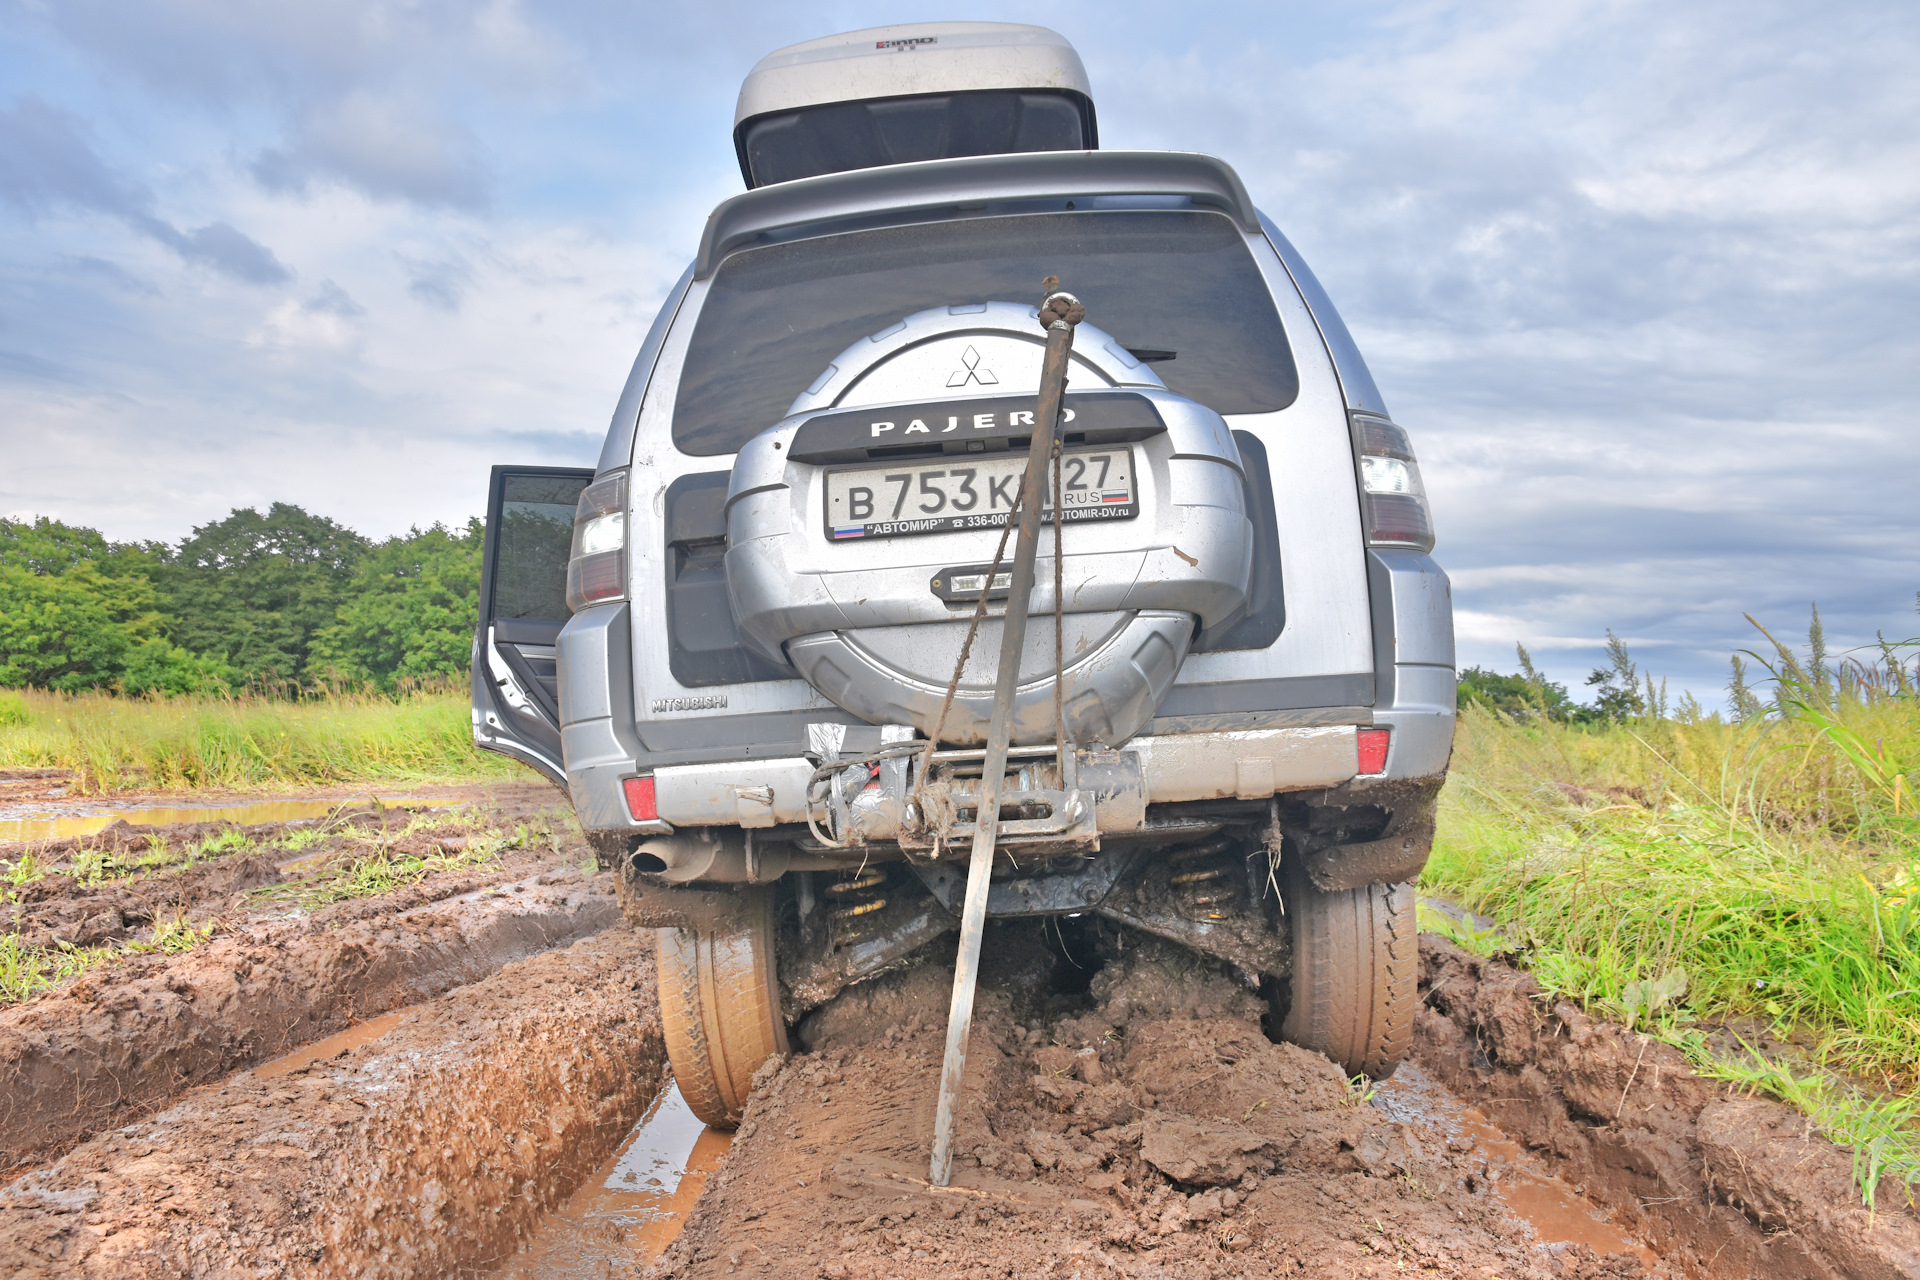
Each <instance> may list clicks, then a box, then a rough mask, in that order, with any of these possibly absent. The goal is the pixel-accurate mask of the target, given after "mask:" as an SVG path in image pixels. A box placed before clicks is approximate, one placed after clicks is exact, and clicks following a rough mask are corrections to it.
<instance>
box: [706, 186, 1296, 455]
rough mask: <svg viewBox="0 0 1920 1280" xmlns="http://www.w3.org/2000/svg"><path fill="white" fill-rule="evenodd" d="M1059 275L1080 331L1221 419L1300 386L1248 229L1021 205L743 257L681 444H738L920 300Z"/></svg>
mask: <svg viewBox="0 0 1920 1280" xmlns="http://www.w3.org/2000/svg"><path fill="white" fill-rule="evenodd" d="M1049 275H1058V276H1059V277H1060V278H1061V280H1062V281H1063V282H1064V287H1065V288H1066V289H1068V290H1069V291H1070V292H1072V293H1073V294H1074V296H1076V297H1078V298H1079V299H1080V300H1081V301H1082V302H1084V303H1085V304H1086V306H1087V320H1088V322H1089V323H1090V324H1094V325H1098V326H1099V327H1100V328H1102V329H1104V330H1106V331H1107V332H1108V333H1111V334H1112V335H1113V336H1114V337H1115V338H1116V339H1118V341H1119V343H1120V345H1122V346H1124V347H1127V348H1129V349H1131V350H1132V351H1134V352H1135V353H1136V354H1137V355H1139V356H1140V357H1141V358H1143V359H1146V360H1149V361H1151V362H1152V368H1153V371H1154V372H1155V373H1157V374H1159V375H1160V377H1161V379H1162V380H1163V381H1164V382H1165V383H1166V384H1167V386H1168V387H1169V388H1170V389H1171V390H1173V391H1176V392H1178V393H1179V394H1181V395H1183V396H1186V397H1188V398H1189V399H1193V400H1198V401H1199V402H1200V403H1201V404H1204V405H1206V406H1208V407H1209V408H1211V409H1213V410H1215V411H1216V412H1219V413H1268V412H1271V411H1273V410H1275V409H1284V408H1285V407H1286V406H1287V405H1289V404H1292V403H1293V399H1294V396H1295V395H1296V394H1297V393H1298V391H1299V379H1298V377H1297V375H1296V373H1295V370H1294V364H1293V353H1292V352H1291V351H1290V350H1289V349H1288V347H1287V339H1286V333H1285V331H1284V330H1283V329H1282V328H1281V325H1280V316H1279V314H1278V312H1277V311H1276V310H1275V309H1274V305H1273V299H1272V297H1271V296H1269V294H1268V293H1267V286H1266V281H1265V280H1264V279H1263V278H1262V277H1261V275H1260V269H1259V267H1258V266H1257V265H1256V264H1255V263H1254V260H1253V255H1252V254H1251V253H1250V252H1249V251H1248V249H1247V244H1246V240H1245V238H1244V237H1243V236H1242V235H1241V234H1240V232H1239V230H1238V229H1237V228H1236V227H1235V226H1234V224H1233V223H1232V222H1231V221H1230V220H1228V219H1227V218H1226V217H1224V216H1223V215H1220V214H1216V213H1200V212H1191V211H1186V210H1180V211H1173V210H1165V211H1163V210H1126V211H1118V210H1116V211H1109V212H1100V213H1047V214H1023V215H1019V216H1016V217H1004V218H974V219H966V220H962V221H955V222H937V223H921V224H916V225H913V226H906V227H887V228H882V229H878V230H873V231H860V232H854V233H850V234H846V235H837V236H824V237H820V238H817V239H810V240H800V241H796V242H794V243H793V244H785V245H773V246H769V247H767V248H763V249H752V250H748V251H746V252H743V253H737V254H735V255H733V256H732V257H730V258H728V259H727V260H726V261H725V262H723V263H721V264H720V269H719V271H718V272H716V273H715V275H714V279H713V284H712V287H711V289H710V290H709V292H708V294H707V299H706V303H705V305H704V306H702V307H701V309H700V317H699V319H698V321H697V322H696V323H695V325H694V330H693V338H692V341H691V343H690V344H689V346H688V349H687V359H686V363H685V365H684V367H683V369H682V372H681V375H680V387H679V394H678V396H677V398H676V400H675V403H674V412H673V441H674V443H675V444H676V445H678V446H679V448H680V449H681V451H682V452H685V453H691V454H697V455H701V456H709V455H713V454H726V453H733V452H736V451H737V450H738V449H739V448H740V446H741V445H743V444H745V443H746V442H747V441H748V440H751V439H752V438H753V437H754V436H756V435H758V434H759V433H760V432H762V431H764V430H766V429H767V428H768V427H770V426H772V425H773V424H774V423H776V422H778V421H779V420H780V419H781V418H784V417H785V416H786V415H787V409H788V408H789V406H791V405H792V404H793V401H794V399H795V398H796V397H798V396H799V395H800V394H801V393H802V392H804V391H805V390H806V389H807V388H808V387H809V386H811V385H812V384H813V382H814V381H815V379H817V378H818V377H819V376H820V374H821V371H822V370H824V369H825V368H826V367H827V365H828V364H830V363H831V362H832V361H833V358H834V357H835V356H837V355H839V354H840V353H841V352H842V351H844V350H846V348H847V347H848V346H849V345H850V344H852V343H853V342H854V341H855V340H856V339H858V338H863V337H865V336H866V335H868V334H871V333H877V332H879V331H880V330H882V329H885V328H888V327H889V326H891V325H893V324H894V323H896V322H898V321H899V320H900V319H902V318H903V317H905V316H908V315H911V314H912V313H914V312H916V311H925V310H927V309H928V308H930V307H938V306H950V305H956V304H963V303H971V302H1027V303H1037V302H1038V301H1039V293H1040V281H1041V280H1043V279H1044V278H1046V277H1047V276H1049Z"/></svg>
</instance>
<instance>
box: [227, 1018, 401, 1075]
mask: <svg viewBox="0 0 1920 1280" xmlns="http://www.w3.org/2000/svg"><path fill="white" fill-rule="evenodd" d="M406 1020H407V1015H406V1012H405V1011H404V1010H401V1011H400V1012H397V1013H387V1014H382V1015H381V1016H380V1017H378V1018H370V1019H368V1020H367V1021H366V1022H362V1023H360V1024H359V1025H358V1026H354V1027H348V1028H347V1029H346V1030H345V1031H342V1032H340V1033H339V1034H337V1035H331V1036H328V1037H327V1038H326V1039H324V1040H316V1041H314V1042H313V1043H312V1044H310V1045H308V1046H307V1047H306V1048H304V1049H299V1050H296V1051H295V1052H293V1053H290V1054H288V1055H287V1056H286V1057H284V1058H275V1059H274V1060H273V1061H272V1062H263V1063H261V1064H260V1065H259V1066H257V1067H255V1068H254V1069H253V1074H254V1076H255V1078H256V1079H260V1080H271V1079H273V1078H274V1077H275V1076H290V1075H292V1074H293V1073H294V1072H296V1071H298V1070H300V1069H301V1068H302V1067H306V1066H310V1065H312V1064H313V1063H316V1062H325V1061H326V1060H327V1059H329V1058H337V1057H339V1056H340V1055H341V1054H343V1053H347V1052H349V1051H351V1050H354V1049H358V1048H359V1047H360V1046H361V1045H363V1044H372V1043H373V1042H374V1041H376V1040H378V1039H380V1038H381V1037H383V1036H385V1035H386V1034H387V1033H388V1032H389V1031H392V1030H394V1029H395V1028H396V1027H398V1026H399V1025H400V1024H401V1023H403V1022H405V1021H406Z"/></svg>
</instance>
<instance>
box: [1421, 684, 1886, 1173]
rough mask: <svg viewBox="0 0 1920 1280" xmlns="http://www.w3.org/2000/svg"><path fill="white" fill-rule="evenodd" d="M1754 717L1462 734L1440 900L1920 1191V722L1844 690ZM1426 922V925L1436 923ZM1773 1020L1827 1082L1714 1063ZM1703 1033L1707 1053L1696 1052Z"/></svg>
mask: <svg viewBox="0 0 1920 1280" xmlns="http://www.w3.org/2000/svg"><path fill="white" fill-rule="evenodd" d="M1817 709H1818V710H1819V714H1818V715H1814V714H1808V713H1806V710H1805V709H1802V711H1799V712H1795V713H1794V714H1792V715H1790V716H1788V717H1786V718H1780V717H1773V718H1767V719H1763V720H1755V721H1750V722H1749V723H1747V724H1741V725H1734V724H1726V723H1722V722H1720V721H1719V720H1718V719H1717V718H1710V719H1701V718H1698V717H1695V718H1694V719H1692V721H1691V722H1687V723H1683V722H1678V721H1674V720H1659V719H1652V718H1646V719H1637V720H1632V721H1628V722H1626V723H1623V724H1616V725H1611V726H1602V727H1579V726H1569V725H1561V724H1555V723H1551V722H1546V721H1541V720H1537V719H1536V720H1530V721H1526V722H1516V721H1513V720H1509V719H1506V718H1504V717H1501V716H1499V715H1496V714H1493V713H1490V712H1487V711H1484V710H1481V709H1478V708H1469V709H1467V710H1465V711H1463V713H1462V715H1461V717H1460V721H1459V733H1458V738H1457V740H1456V747H1455V754H1454V760H1453V766H1452V772H1451V776H1450V780H1449V782H1448V785H1447V787H1446V789H1445V791H1444V792H1443V794H1442V797H1441V805H1440V822H1439V831H1438V835H1437V837H1436V839H1435V844H1434V856H1433V860H1432V861H1431V863H1429V865H1428V868H1427V872H1426V874H1425V876H1424V877H1423V879H1422V885H1423V887H1424V888H1426V889H1427V890H1428V891H1430V892H1433V893H1436V894H1439V895H1441V896H1443V897H1446V898H1449V899H1451V900H1453V901H1455V902H1458V903H1460V904H1461V905H1463V906H1466V907H1469V908H1471V909H1472V910H1474V911H1476V912H1479V913H1480V914H1482V915H1485V916H1487V917H1490V918H1491V919H1492V920H1493V921H1494V922H1495V924H1496V926H1497V929H1498V932H1499V936H1498V937H1497V938H1487V937H1480V936H1475V937H1463V933H1465V932H1470V931H1468V930H1465V929H1464V927H1463V926H1459V925H1456V924H1453V923H1452V922H1438V921H1436V922H1435V923H1436V927H1439V928H1440V929H1441V930H1442V931H1443V932H1446V933H1447V934H1448V935H1449V936H1452V937H1454V938H1455V939H1456V940H1459V941H1463V942H1464V943H1465V944H1466V945H1469V946H1470V947H1472V948H1473V949H1475V950H1479V951H1481V952H1482V953H1483V954H1485V953H1486V952H1488V951H1491V950H1497V949H1499V948H1500V947H1503V946H1510V947H1513V948H1515V949H1517V951H1518V953H1519V955H1520V958H1521V960H1522V962H1523V963H1524V964H1525V965H1526V966H1527V967H1528V968H1529V969H1530V970H1531V971H1532V972H1533V973H1534V974H1535V976H1536V977H1537V978H1538V979H1539V980H1540V982H1541V983H1542V985H1543V986H1545V987H1546V988H1548V989H1550V990H1552V991H1554V992H1557V993H1564V994H1566V995H1570V996H1573V997H1576V998H1578V999H1580V1000H1582V1001H1584V1002H1586V1003H1587V1004H1588V1005H1589V1006H1590V1007H1593V1008H1595V1009H1596V1010H1597V1011H1599V1012H1603V1013H1605V1014H1608V1015H1610V1016H1612V1017H1615V1018H1618V1019H1620V1020H1621V1021H1623V1022H1626V1023H1628V1024H1629V1025H1631V1026H1634V1027H1636V1028H1639V1029H1645V1030H1649V1031H1651V1032H1652V1033H1654V1034H1656V1035H1658V1036H1661V1037H1662V1038H1664V1039H1668V1040H1670V1041H1673V1042H1674V1043H1679V1044H1682V1045H1683V1047H1689V1046H1690V1047H1689V1052H1690V1054H1691V1055H1692V1056H1693V1057H1694V1059H1695V1061H1696V1063H1697V1064H1698V1065H1700V1066H1701V1068H1702V1070H1704V1071H1706V1072H1707V1073H1708V1074H1713V1075H1717V1076H1718V1077H1719V1078H1723V1079H1727V1080H1729V1081H1732V1082H1734V1083H1738V1084H1741V1085H1744V1086H1745V1087H1748V1088H1752V1089H1759V1090H1763V1091H1765V1092H1768V1093H1771V1094H1773V1095H1774V1096H1777V1097H1780V1098H1783V1099H1785V1100H1787V1101H1789V1102H1793V1103H1795V1104H1796V1105H1799V1106H1801V1107H1802V1108H1803V1109H1805V1110H1806V1111H1807V1113H1808V1114H1809V1115H1810V1116H1812V1117H1813V1118H1814V1119H1815V1121H1816V1123H1818V1124H1819V1125H1820V1126H1821V1127H1822V1128H1823V1129H1824V1130H1825V1131H1826V1132H1827V1133H1828V1134H1829V1135H1830V1136H1832V1137H1834V1138H1835V1140H1836V1141H1840V1142H1842V1143H1843V1144H1845V1145H1849V1146H1851V1147H1852V1148H1853V1149H1854V1150H1855V1152H1856V1154H1858V1153H1860V1152H1863V1151H1868V1150H1869V1149H1871V1151H1872V1152H1873V1153H1874V1154H1872V1156H1871V1158H1867V1159H1865V1161H1864V1163H1863V1164H1861V1166H1860V1176H1861V1177H1862V1179H1863V1182H1862V1191H1863V1195H1865V1196H1866V1197H1867V1198H1868V1199H1869V1202H1871V1198H1872V1194H1873V1184H1872V1183H1870V1182H1868V1181H1866V1179H1868V1178H1869V1177H1871V1178H1872V1179H1873V1181H1874V1182H1877V1181H1878V1178H1879V1177H1880V1176H1881V1175H1882V1174H1889V1175H1891V1176H1894V1177H1895V1178H1896V1179H1898V1180H1900V1181H1902V1182H1904V1183H1905V1184H1906V1185H1907V1186H1908V1187H1909V1189H1910V1188H1911V1187H1912V1186H1913V1185H1914V1184H1915V1183H1916V1182H1917V1181H1920V1141H1916V1138H1915V1129H1914V1127H1913V1125H1914V1122H1915V1120H1916V1118H1917V1117H1920V1101H1913V1100H1912V1099H1914V1098H1915V1094H1916V1090H1917V1089H1920V822H1916V819H1915V815H1914V813H1913V807H1914V806H1913V796H1912V791H1911V789H1910V787H1909V784H1908V782H1907V779H1908V778H1909V777H1911V776H1914V775H1915V774H1920V769H1915V768H1914V765H1915V764H1917V763H1920V706H1916V703H1915V701H1914V699H1912V698H1910V697H1899V698H1880V699H1873V700H1868V701H1861V700H1857V699H1846V698H1833V697H1828V698H1826V699H1825V700H1823V701H1822V702H1820V703H1819V704H1818V707H1817ZM1424 923H1427V921H1425V920H1423V924H1424ZM1728 1023H1732V1024H1735V1025H1736V1026H1753V1027H1765V1028H1767V1029H1769V1030H1770V1031H1771V1032H1772V1034H1773V1035H1775V1036H1777V1037H1778V1038H1780V1039H1782V1040H1786V1039H1789V1038H1791V1039H1793V1040H1794V1041H1795V1042H1796V1043H1797V1044H1801V1045H1805V1046H1807V1047H1808V1052H1809V1054H1810V1060H1811V1063H1812V1064H1813V1066H1814V1069H1815V1070H1814V1074H1812V1075H1808V1074H1805V1073H1801V1074H1796V1073H1795V1072H1794V1071H1792V1070H1789V1069H1788V1068H1787V1067H1785V1066H1781V1065H1778V1064H1769V1063H1767V1062H1766V1061H1765V1060H1764V1059H1759V1058H1742V1059H1737V1060H1727V1061H1721V1060H1718V1059H1714V1058H1713V1057H1712V1056H1711V1054H1709V1053H1708V1051H1707V1050H1706V1048H1705V1041H1704V1039H1701V1038H1700V1036H1699V1031H1698V1028H1700V1027H1701V1026H1719V1025H1723V1024H1728ZM1689 1037H1691V1038H1689Z"/></svg>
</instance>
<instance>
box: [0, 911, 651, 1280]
mask: <svg viewBox="0 0 1920 1280" xmlns="http://www.w3.org/2000/svg"><path fill="white" fill-rule="evenodd" d="M663 1063H664V1049H663V1047H662V1043H661V1039H660V1031H659V1022H658V1017H657V1013H656V1008H655V1005H654V1000H653V964H652V949H651V947H650V946H648V945H647V939H646V938H645V937H644V936H642V935H639V934H636V933H634V932H633V931H632V930H629V929H627V928H625V927H624V926H620V927H615V928H612V929H609V930H607V931H606V932H604V933H602V934H600V935H599V936H597V937H595V938H591V939H589V940H587V941H584V942H580V943H576V944H575V945H574V946H572V947H571V948H568V949H565V950H561V951H550V952H547V953H546V954H543V955H540V956H536V957H533V958H531V959H528V960H523V961H520V962H518V963H516V964H513V965H510V966H508V967H507V968H506V969H504V970H503V971H501V972H500V973H498V974H496V975H494V976H493V977H491V978H488V979H485V980H484V981H481V982H478V983H475V984H473V985H471V986H469V987H466V988H464V989H462V990H460V991H457V992H454V993H452V994H450V995H447V996H444V997H442V998H441V999H439V1000H436V1001H434V1002H432V1003H431V1004H429V1005H425V1006H422V1007H421V1008H419V1009H418V1010H416V1011H414V1013H413V1014H411V1015H410V1016H409V1017H408V1018H407V1020H406V1021H405V1023H404V1025H402V1026H400V1027H397V1028H395V1029H394V1030H392V1031H390V1032H388V1033H387V1034H386V1035H385V1036H382V1037H381V1038H379V1039H378V1040H375V1041H373V1042H372V1043H369V1044H365V1045H361V1046H360V1047H357V1048H349V1049H346V1050H345V1051H344V1052H343V1054H342V1056H339V1057H336V1058H331V1059H328V1060H326V1061H324V1062H311V1063H307V1064H305V1065H302V1066H299V1067H296V1068H295V1069H293V1070H292V1071H290V1072H288V1073H286V1074H284V1075H280V1076H277V1077H274V1078H270V1079H262V1078H261V1077H260V1076H258V1075H256V1074H254V1073H251V1072H243V1073H240V1074H238V1075H235V1076H233V1077H232V1078H230V1079H229V1080H228V1081H226V1082H225V1083H223V1084H220V1085H217V1086H209V1087H206V1088H202V1089H199V1090H196V1091H194V1092H193V1093H191V1094H190V1095H188V1096H187V1097H185V1098H183V1099H181V1100H180V1101H179V1103H178V1104H177V1105H175V1106H173V1107H172V1108H170V1109H168V1110H167V1111H164V1112H162V1113H160V1114H158V1115H155V1116H152V1117H150V1118H148V1119H146V1120H143V1121H140V1122H139V1123H137V1124H133V1125H129V1126H127V1127H125V1128H122V1129H120V1130H118V1131H116V1132H114V1133H110V1134H105V1135H102V1136H100V1137H96V1138H94V1139H92V1140H90V1141H88V1142H86V1143H84V1144H82V1145H81V1146H80V1147H78V1148H77V1149H75V1150H74V1151H73V1152H72V1153H70V1154H69V1155H68V1156H66V1157H65V1158H63V1159H62V1160H60V1161H59V1162H58V1163H57V1164H55V1165H53V1166H52V1167H50V1168H48V1169H45V1170H41V1171H39V1172H36V1173H32V1174H29V1175H27V1176H26V1177H24V1178H20V1179H18V1180H16V1181H14V1182H13V1183H12V1184H10V1185H9V1186H8V1187H6V1188H5V1190H4V1191H0V1274H6V1275H9V1276H15V1275H17V1276H56V1275H57V1276H86V1277H93V1276H100V1277H107V1276H112V1277H162V1276H166V1277H173V1276H184V1275H194V1276H222V1277H228V1276H232V1277H239V1276H412V1275H451V1274H457V1273H461V1272H463V1271H464V1272H471V1271H472V1270H477V1269H480V1268H484V1267H486V1266H489V1265H491V1264H493V1263H495V1262H498V1261H503V1260H504V1259H505V1258H506V1257H507V1256H509V1255H510V1254H511V1253H512V1252H513V1251H514V1250H515V1248H516V1247H517V1244H518V1242H519V1241H520V1239H521V1238H522V1237H523V1236H525V1235H526V1234H528V1233H529V1232H530V1231H531V1229H532V1228H533V1226H534V1224H535V1223H536V1222H537V1221H539V1219H540V1218H541V1216H542V1215H543V1214H544V1213H545V1212H547V1211H548V1210H550V1209H552V1208H554V1207H556V1206H557V1205H558V1204H559V1203H561V1202H562V1201H563V1200H564V1199H565V1197H566V1196H567V1195H568V1194H569V1193H571V1192H572V1191H573V1189H574V1188H575V1187H576V1186H577V1185H578V1184H579V1183H580V1182H581V1180H582V1179H583V1178H584V1177H585V1175H586V1173H587V1172H588V1171H589V1170H591V1169H593V1168H594V1167H595V1166H597V1165H598V1164H599V1163H600V1162H601V1161H602V1160H603V1159H604V1158H605V1157H606V1155H607V1153H608V1152H610V1151H611V1150H612V1149H613V1148H614V1146H615V1145H617V1144H618V1142H619V1140H620V1139H621V1137H622V1136H624V1135H625V1134H626V1132H627V1131H628V1130H629V1129H630V1128H631V1126H632V1125H633V1123H634V1121H635V1120H636V1119H637V1118H638V1116H639V1115H640V1113H641V1111H642V1109H643V1108H644V1107H645V1105H646V1103H647V1101H648V1099H650V1098H651V1097H653V1096H654V1095H655V1094H656V1093H657V1092H658V1090H659V1088H660V1086H661V1084H662V1073H663Z"/></svg>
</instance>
